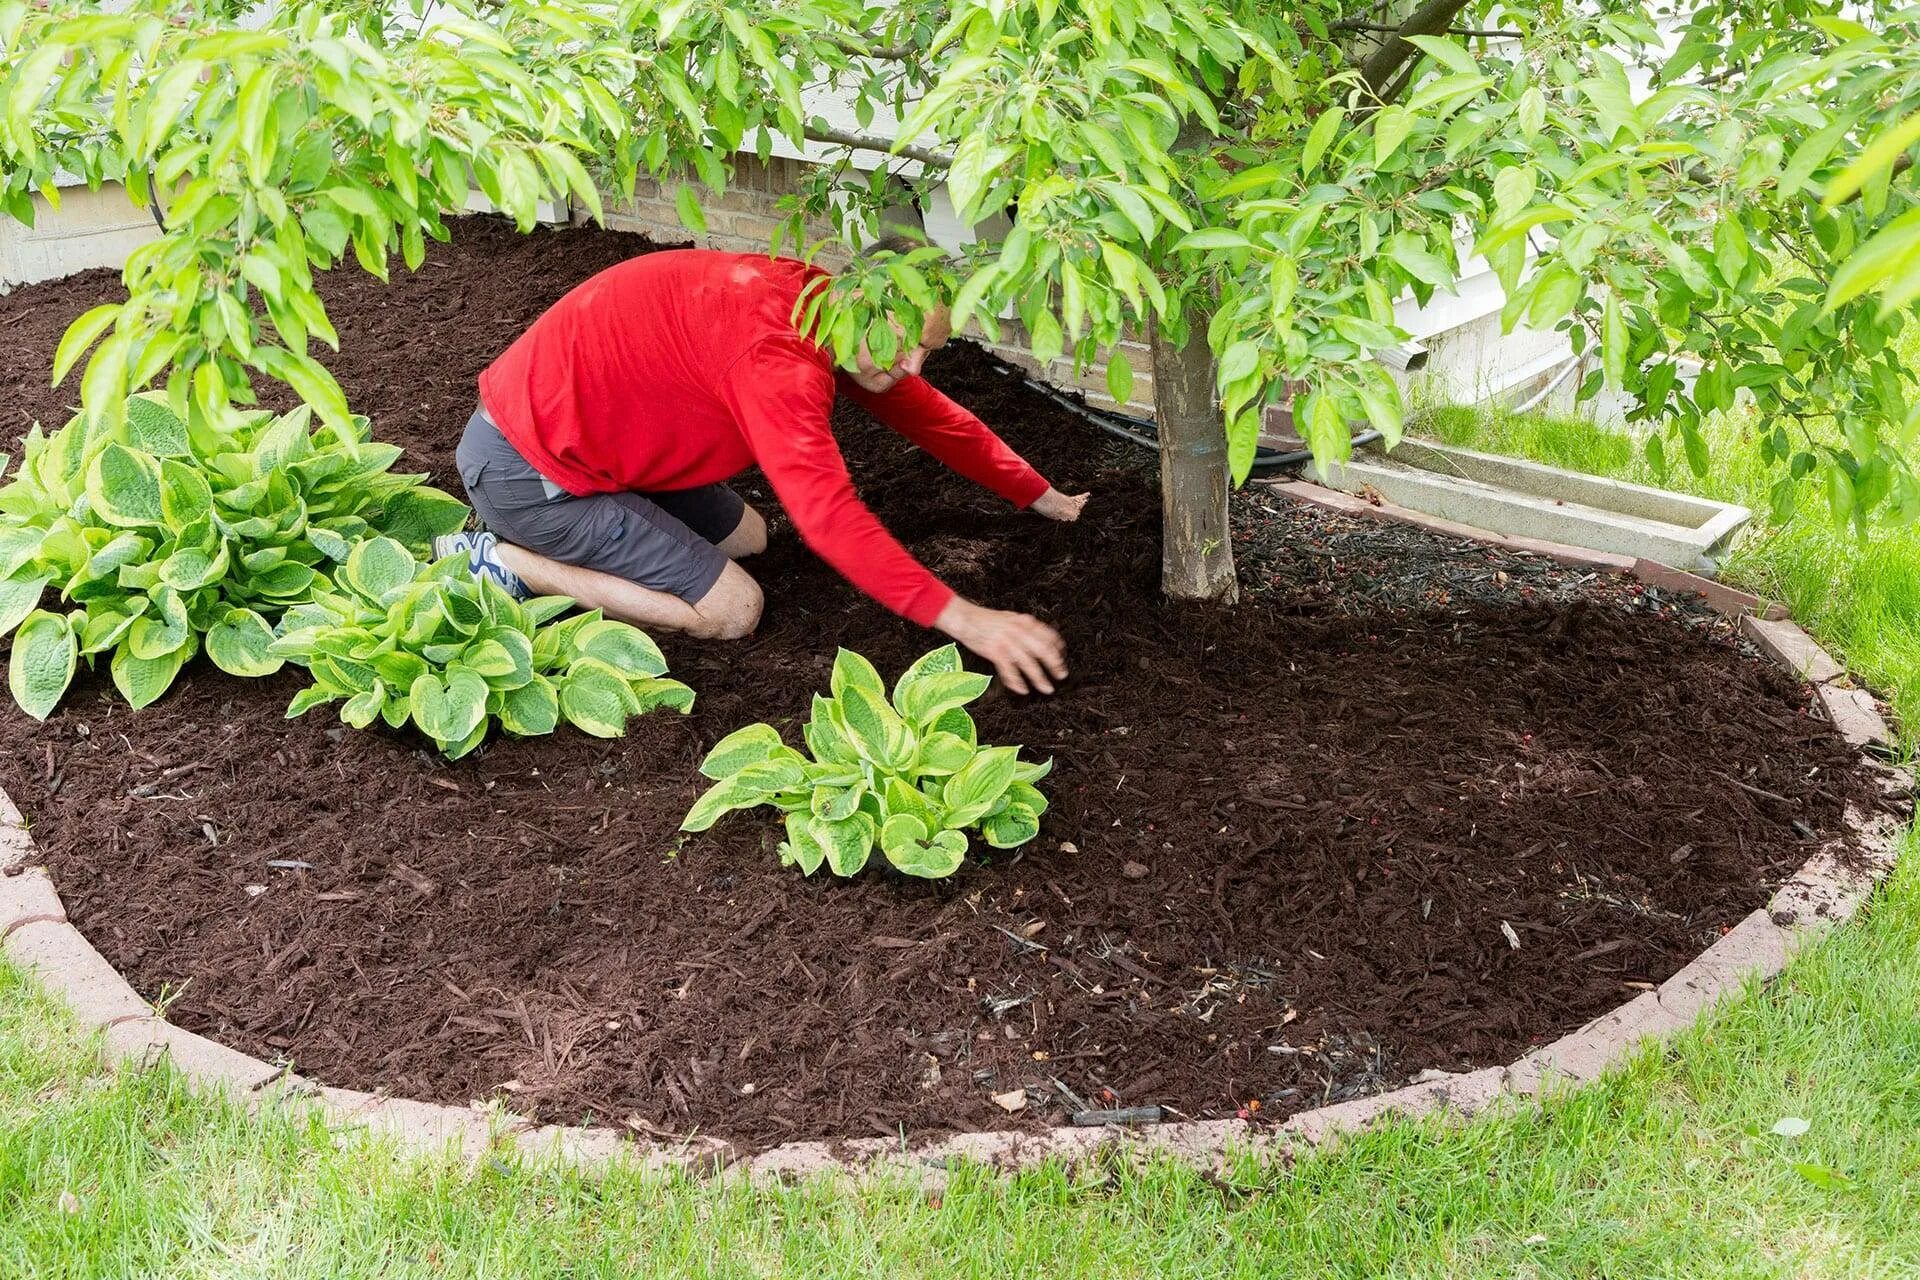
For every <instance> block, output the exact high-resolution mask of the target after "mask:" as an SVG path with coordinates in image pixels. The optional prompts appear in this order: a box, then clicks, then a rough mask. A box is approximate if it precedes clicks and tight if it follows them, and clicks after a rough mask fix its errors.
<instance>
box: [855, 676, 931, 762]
mask: <svg viewBox="0 0 1920 1280" xmlns="http://www.w3.org/2000/svg"><path fill="white" fill-rule="evenodd" d="M835 701H837V702H838V703H839V704H840V719H841V722H842V723H843V724H845V725H846V729H847V737H848V738H849V739H851V741H852V742H853V745H854V748H855V749H856V750H858V751H859V752H860V754H861V755H863V756H865V757H866V758H867V759H869V760H873V761H877V762H878V763H880V764H882V765H885V766H886V767H887V768H890V769H892V768H899V767H900V766H901V765H904V764H905V763H906V762H907V759H908V757H909V755H910V753H911V752H912V751H913V749H914V747H915V746H916V745H917V744H916V743H915V741H914V739H913V735H912V732H911V731H910V730H909V729H908V728H907V724H906V722H905V721H904V720H902V719H901V718H900V716H899V714H898V713H897V712H895V711H894V709H893V708H892V707H890V706H888V705H887V704H886V703H885V702H884V701H882V700H881V698H880V696H879V695H878V694H875V693H874V692H872V691H871V690H869V689H867V688H866V687H865V686H863V685H851V684H850V685H849V686H848V687H847V688H846V689H845V690H844V691H842V692H840V693H839V694H838V696H837V697H836V699H835Z"/></svg>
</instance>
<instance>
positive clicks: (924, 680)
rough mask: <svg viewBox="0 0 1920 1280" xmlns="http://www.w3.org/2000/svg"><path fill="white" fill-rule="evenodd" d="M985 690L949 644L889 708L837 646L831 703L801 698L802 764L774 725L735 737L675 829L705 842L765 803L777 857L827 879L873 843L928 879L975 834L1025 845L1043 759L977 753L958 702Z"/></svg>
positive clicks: (709, 764) (1038, 803)
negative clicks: (776, 816) (782, 821)
mask: <svg viewBox="0 0 1920 1280" xmlns="http://www.w3.org/2000/svg"><path fill="white" fill-rule="evenodd" d="M988 683H989V681H988V679H987V677H986V676H983V675H976V674H974V673H973V672H971V671H966V670H963V669H962V668H961V666H960V651H959V650H958V649H956V648H954V646H952V645H947V646H945V647H944V648H940V649H935V650H934V651H933V652H932V653H929V654H927V655H926V656H925V657H923V658H921V659H920V660H919V661H918V662H915V663H914V664H913V665H912V666H911V667H909V668H907V671H906V673H905V674H904V675H902V676H901V677H900V680H899V682H898V683H897V684H895V685H894V687H893V696H892V699H891V700H890V701H889V699H888V697H887V690H886V685H885V684H883V683H882V682H881V679H880V673H879V672H878V671H876V670H874V667H873V664H872V663H870V662H868V661H867V660H866V659H865V658H863V657H861V656H860V655H859V654H857V653H852V652H849V651H848V650H845V649H842V650H840V653H839V655H838V656H837V657H836V658H835V659H834V663H833V680H832V693H833V696H832V697H830V698H823V697H821V696H819V695H818V694H816V695H815V696H814V699H813V718H812V719H811V720H809V721H808V723H807V726H806V730H805V736H806V743H807V748H808V751H809V752H810V753H811V758H809V756H807V755H802V754H801V753H800V752H799V751H796V750H794V749H793V748H792V747H789V746H787V745H786V743H785V742H783V741H782V740H781V738H780V733H779V730H777V729H775V728H774V727H773V726H772V725H768V724H750V725H748V726H746V727H745V728H743V729H738V730H735V731H734V732H733V733H730V734H728V735H727V736H726V737H724V738H722V739H721V740H720V741H719V742H718V743H717V744H715V746H714V748H713V750H712V751H711V752H709V753H708V754H707V758H706V760H705V761H704V762H702V764H701V765H700V772H701V773H703V774H705V775H706V776H707V777H709V778H714V779H716V780H717V781H715V783H714V785H713V786H711V787H709V788H708V789H707V791H706V793H705V794H704V795H702V796H701V797H700V799H699V800H698V801H696V802H695V803H694V806H693V809H692V811H691V812H689V813H688V814H687V817H686V821H685V822H683V823H681V830H683V831H705V830H706V829H707V828H709V827H711V826H712V825H713V824H714V822H715V821H716V820H718V819H719V818H720V816H721V815H722V814H725V813H728V812H731V811H732V810H735V809H751V808H753V807H755V806H757V805H763V804H770V805H773V806H775V807H776V808H779V809H782V810H784V811H785V812H786V827H787V838H786V840H785V841H784V842H783V843H782V844H781V846H780V860H781V862H782V863H783V864H791V865H798V866H799V867H800V869H801V871H802V872H804V873H805V874H808V875H811V874H813V872H814V871H815V870H816V869H817V868H818V867H819V866H820V864H821V863H822V862H824V863H826V865H827V866H828V867H829V868H830V869H831V870H832V871H833V872H834V874H835V875H842V876H851V875H855V874H857V873H858V872H859V871H860V869H861V868H862V867H864V866H866V865H867V859H868V858H869V857H870V856H871V854H872V852H873V846H874V844H875V843H876V842H877V843H878V844H879V846H880V850H881V852H882V853H884V854H885V855H886V858H887V861H888V862H890V863H892V864H893V865H894V867H895V868H897V869H898V870H900V871H903V872H905V873H906V874H908V875H912V876H923V877H926V878H927V879H939V878H940V877H942V876H949V875H952V874H953V873H954V872H955V871H957V870H959V868H960V864H961V862H962V861H963V860H964V859H965V858H966V856H967V834H966V833H967V831H968V830H969V829H973V828H977V829H978V830H979V831H980V834H981V835H982V836H984V837H985V839H986V841H987V843H988V844H990V845H992V846H993V847H995V848H997V849H1011V848H1014V847H1015V846H1017V845H1022V844H1025V843H1026V842H1027V841H1029V840H1031V839H1033V838H1034V836H1036V835H1038V834H1039V832H1040V815H1041V814H1043V813H1045V812H1046V809H1047V800H1046V797H1045V796H1043V795H1041V794H1040V790H1039V788H1037V787H1036V786H1034V785H1033V784H1034V783H1036V782H1038V781H1039V780H1040V779H1041V778H1044V777H1045V776H1046V775H1047V772H1048V771H1049V770H1050V769H1051V768H1052V767H1053V762H1052V761H1050V760H1049V761H1044V762H1042V763H1040V764H1026V763H1022V762H1021V760H1020V759H1019V751H1020V748H1018V747H983V746H981V745H980V744H979V738H978V736H977V735H976V733H975V731H974V725H973V717H972V716H970V715H968V714H967V712H966V704H967V703H969V702H972V701H973V700H974V699H975V698H978V697H979V696H980V695H981V694H983V693H985V692H986V691H987V685H988Z"/></svg>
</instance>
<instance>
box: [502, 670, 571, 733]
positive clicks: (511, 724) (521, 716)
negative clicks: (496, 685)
mask: <svg viewBox="0 0 1920 1280" xmlns="http://www.w3.org/2000/svg"><path fill="white" fill-rule="evenodd" d="M559 723H560V695H559V693H558V691H557V690H555V689H554V687H553V682H552V681H551V680H548V679H547V678H546V677H545V676H535V677H534V678H533V679H532V680H530V681H528V682H527V683H526V684H524V685H522V686H520V687H519V688H518V689H508V690H506V691H505V692H504V693H502V694H501V695H500V727H501V728H503V729H505V730H506V731H507V732H508V733H511V734H516V735H518V736H520V737H522V738H534V737H538V736H539V735H541V734H543V733H552V732H553V731H554V728H555V727H556V726H557V725H558V724H559Z"/></svg>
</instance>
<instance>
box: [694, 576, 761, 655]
mask: <svg viewBox="0 0 1920 1280" xmlns="http://www.w3.org/2000/svg"><path fill="white" fill-rule="evenodd" d="M765 606H766V596H765V595H764V594H763V593H762V592H761V590H760V584H759V583H757V582H755V581H754V580H753V575H751V574H749V573H748V572H747V571H746V570H744V569H742V568H741V567H740V566H739V565H736V564H732V563H729V564H728V565H727V567H726V570H725V571H724V572H722V573H721V575H720V578H719V581H717V582H715V583H714V584H713V586H712V587H711V588H710V589H709V590H708V591H707V594H706V595H704V596H701V597H700V599H699V600H698V601H697V602H696V603H695V604H694V606H693V611H694V612H695V613H696V614H698V615H699V617H700V621H699V624H698V626H697V627H696V629H695V631H694V634H695V635H698V636H702V637H704V638H706V639H709V640H740V639H743V638H745V637H747V636H750V635H752V634H753V632H754V629H755V628H756V627H758V626H759V625H760V611H761V610H762V609H763V608H764V607H765Z"/></svg>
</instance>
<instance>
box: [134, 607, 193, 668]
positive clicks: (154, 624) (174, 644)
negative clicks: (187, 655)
mask: <svg viewBox="0 0 1920 1280" xmlns="http://www.w3.org/2000/svg"><path fill="white" fill-rule="evenodd" d="M149 598H150V599H152V600H154V602H155V603H156V604H157V603H158V602H159V599H160V597H158V596H153V597H149ZM191 634H192V632H191V631H190V630H189V629H188V627H187V622H186V619H185V617H184V616H182V617H176V618H168V617H165V616H162V615H157V614H156V613H155V612H154V611H153V610H149V611H148V612H147V613H145V614H143V615H142V616H140V617H138V618H135V619H134V620H133V626H132V627H131V628H129V629H128V631H127V640H126V644H125V645H124V646H123V647H124V648H125V649H126V650H127V651H128V652H129V653H131V654H132V655H133V656H134V657H136V658H140V659H143V660H145V661H149V662H151V661H154V660H156V659H159V658H164V657H166V656H167V655H168V654H170V653H174V652H176V651H178V650H179V649H182V648H184V647H185V646H186V643H187V637H188V636H189V635H191Z"/></svg>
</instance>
